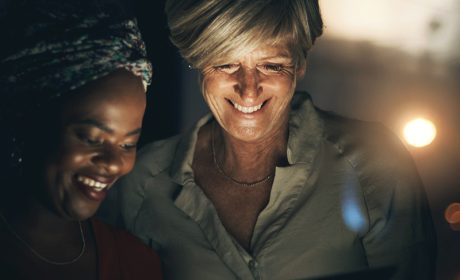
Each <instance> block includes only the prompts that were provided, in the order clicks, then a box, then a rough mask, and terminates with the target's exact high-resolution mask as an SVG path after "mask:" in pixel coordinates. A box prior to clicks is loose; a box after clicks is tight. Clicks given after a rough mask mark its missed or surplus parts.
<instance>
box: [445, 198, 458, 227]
mask: <svg viewBox="0 0 460 280" xmlns="http://www.w3.org/2000/svg"><path fill="white" fill-rule="evenodd" d="M444 218H445V219H446V221H447V222H448V223H449V224H450V226H451V228H452V229H453V230H456V231H460V203H458V202H454V203H451V204H450V205H449V206H448V207H447V208H446V211H445V212H444Z"/></svg>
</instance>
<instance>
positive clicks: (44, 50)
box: [0, 1, 152, 115]
mask: <svg viewBox="0 0 460 280" xmlns="http://www.w3.org/2000/svg"><path fill="white" fill-rule="evenodd" d="M63 2H66V1H63ZM62 6H63V4H56V5H52V6H51V7H44V8H43V7H42V6H41V7H38V8H36V9H35V10H34V11H33V14H31V15H30V16H31V17H32V18H33V20H32V22H30V23H28V25H27V26H25V27H23V28H22V30H15V28H14V26H12V29H13V30H8V32H10V34H12V35H11V37H10V38H9V40H8V42H9V43H11V44H12V45H13V46H14V49H13V50H10V53H9V54H7V56H5V57H2V59H1V61H0V91H1V92H0V94H1V95H3V96H2V97H1V99H2V105H0V106H1V107H0V110H2V114H3V115H8V114H15V115H17V114H20V113H21V112H26V111H28V110H30V109H32V107H34V106H40V105H41V104H44V103H46V102H47V101H49V100H51V99H53V98H56V97H59V96H61V95H63V94H66V93H68V92H70V91H72V90H75V89H77V88H79V87H81V86H83V85H85V84H87V83H88V82H90V81H93V80H96V79H98V78H101V77H104V76H106V75H108V74H110V73H112V72H114V71H115V70H117V69H126V70H128V71H131V72H132V73H133V74H135V75H137V76H140V77H142V81H143V84H144V88H145V89H146V87H147V85H149V84H150V81H151V77H152V67H151V64H150V62H149V61H148V60H147V58H146V50H145V45H144V42H143V41H142V39H141V35H140V32H139V29H138V27H137V23H136V20H135V19H133V18H131V19H130V18H127V19H126V18H122V17H120V16H119V15H114V14H110V13H108V12H107V11H100V12H98V13H95V14H92V13H88V12H86V11H84V10H77V9H76V8H74V9H70V10H69V9H68V7H62ZM64 8H66V9H64ZM9 28H11V27H9Z"/></svg>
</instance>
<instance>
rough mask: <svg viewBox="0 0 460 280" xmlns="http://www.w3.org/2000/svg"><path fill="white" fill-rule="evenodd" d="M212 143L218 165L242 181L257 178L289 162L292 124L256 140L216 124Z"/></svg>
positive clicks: (259, 178)
mask: <svg viewBox="0 0 460 280" xmlns="http://www.w3.org/2000/svg"><path fill="white" fill-rule="evenodd" d="M211 129H212V132H211V134H212V135H211V142H212V143H211V145H212V146H213V157H214V159H215V161H216V162H215V164H216V165H218V166H217V168H221V169H222V170H223V171H224V172H225V174H226V175H228V176H230V177H231V178H232V179H234V180H236V181H239V182H255V181H259V180H263V179H264V178H266V177H268V176H271V175H273V173H274V171H275V167H276V166H284V165H286V164H287V155H286V150H287V135H288V126H287V125H285V126H282V128H280V129H278V130H277V131H275V133H272V134H271V135H270V136H268V137H265V138H264V139H261V140H259V141H256V142H245V141H242V140H240V139H237V138H235V137H233V136H231V135H230V134H228V133H227V132H225V131H224V130H223V129H222V128H221V127H220V126H218V125H217V124H212V127H211Z"/></svg>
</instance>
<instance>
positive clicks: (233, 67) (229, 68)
mask: <svg viewBox="0 0 460 280" xmlns="http://www.w3.org/2000/svg"><path fill="white" fill-rule="evenodd" d="M239 68H240V65H239V64H236V63H230V64H222V65H217V66H214V69H216V70H219V71H222V72H225V73H228V74H232V73H234V72H236V71H238V69H239Z"/></svg>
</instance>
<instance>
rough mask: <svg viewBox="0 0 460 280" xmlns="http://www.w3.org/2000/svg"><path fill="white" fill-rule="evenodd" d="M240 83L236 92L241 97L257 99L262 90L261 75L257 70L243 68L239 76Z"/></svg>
mask: <svg viewBox="0 0 460 280" xmlns="http://www.w3.org/2000/svg"><path fill="white" fill-rule="evenodd" d="M237 79H238V83H237V85H236V86H235V90H236V91H237V92H238V93H239V94H240V96H241V97H246V98H250V97H254V98H255V97H257V96H258V95H259V94H260V92H261V91H262V88H261V87H260V84H259V75H258V73H257V69H255V68H254V69H253V68H246V67H242V69H240V71H239V73H238V74H237Z"/></svg>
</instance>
